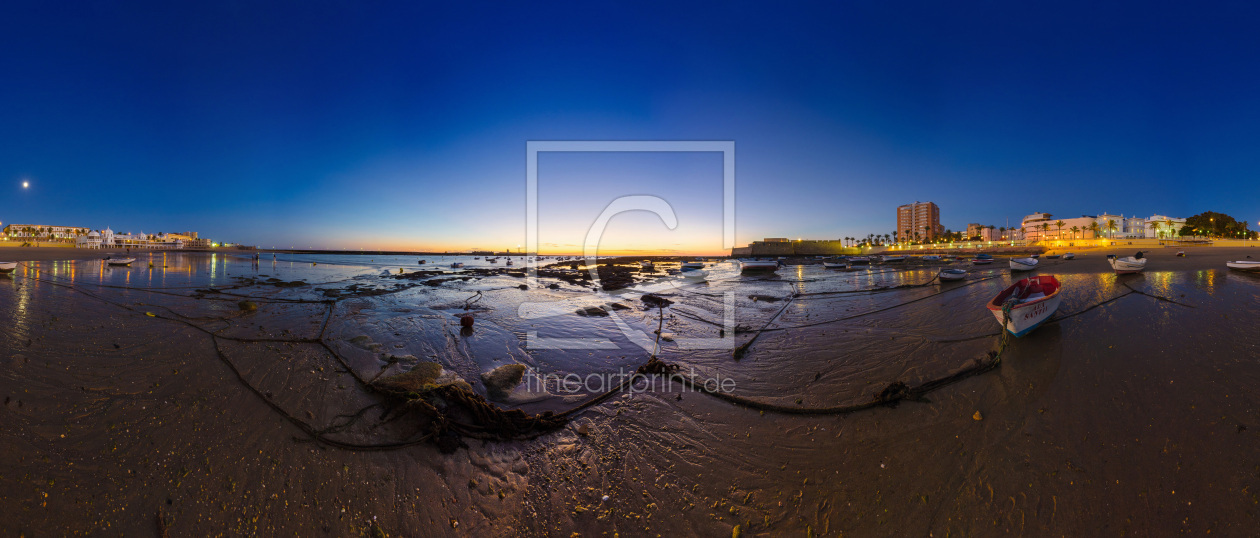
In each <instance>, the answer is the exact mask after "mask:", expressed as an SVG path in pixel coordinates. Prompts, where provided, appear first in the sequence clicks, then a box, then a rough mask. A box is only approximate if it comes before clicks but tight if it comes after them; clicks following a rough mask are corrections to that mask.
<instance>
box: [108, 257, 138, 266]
mask: <svg viewBox="0 0 1260 538" xmlns="http://www.w3.org/2000/svg"><path fill="white" fill-rule="evenodd" d="M135 261H136V259H135V258H105V263H107V264H109V265H131V264H132V262H135Z"/></svg>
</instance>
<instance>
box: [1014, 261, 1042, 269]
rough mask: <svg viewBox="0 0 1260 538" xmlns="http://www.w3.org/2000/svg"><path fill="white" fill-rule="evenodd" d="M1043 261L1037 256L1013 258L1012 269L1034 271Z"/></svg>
mask: <svg viewBox="0 0 1260 538" xmlns="http://www.w3.org/2000/svg"><path fill="white" fill-rule="evenodd" d="M1038 263H1041V262H1040V261H1039V260H1037V259H1036V258H1011V270H1012V271H1032V270H1034V269H1036V268H1037V264H1038Z"/></svg>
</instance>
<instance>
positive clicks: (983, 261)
mask: <svg viewBox="0 0 1260 538" xmlns="http://www.w3.org/2000/svg"><path fill="white" fill-rule="evenodd" d="M971 263H972V264H973V265H988V264H990V263H993V256H991V255H989V254H976V257H975V258H973V259H972V260H971Z"/></svg>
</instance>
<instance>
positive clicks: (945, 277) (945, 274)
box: [937, 271, 967, 282]
mask: <svg viewBox="0 0 1260 538" xmlns="http://www.w3.org/2000/svg"><path fill="white" fill-rule="evenodd" d="M937 276H938V277H939V278H940V279H941V281H943V282H951V281H955V280H963V279H965V278H967V272H966V271H961V272H957V273H951V272H949V271H941V272H940V273H938V274H937Z"/></svg>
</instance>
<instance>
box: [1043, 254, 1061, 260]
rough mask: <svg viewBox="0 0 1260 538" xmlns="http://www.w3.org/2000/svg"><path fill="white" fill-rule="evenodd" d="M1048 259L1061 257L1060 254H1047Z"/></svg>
mask: <svg viewBox="0 0 1260 538" xmlns="http://www.w3.org/2000/svg"><path fill="white" fill-rule="evenodd" d="M1046 259H1048V260H1057V259H1059V255H1058V254H1049V255H1047V256H1046Z"/></svg>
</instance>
